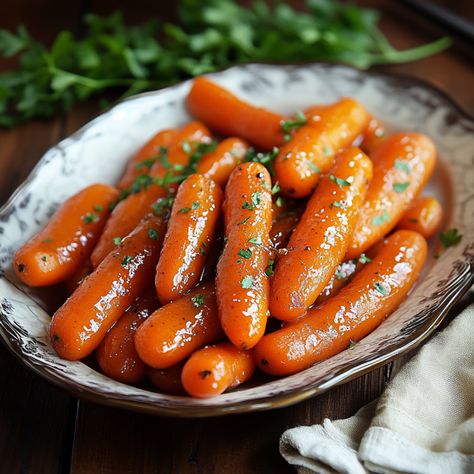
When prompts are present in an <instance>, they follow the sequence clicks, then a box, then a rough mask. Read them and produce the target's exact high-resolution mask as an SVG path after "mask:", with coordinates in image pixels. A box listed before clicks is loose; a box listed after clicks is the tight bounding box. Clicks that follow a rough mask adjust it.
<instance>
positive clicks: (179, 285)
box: [155, 174, 222, 304]
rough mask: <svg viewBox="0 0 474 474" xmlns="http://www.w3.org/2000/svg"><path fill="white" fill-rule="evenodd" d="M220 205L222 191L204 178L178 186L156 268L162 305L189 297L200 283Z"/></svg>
mask: <svg viewBox="0 0 474 474" xmlns="http://www.w3.org/2000/svg"><path fill="white" fill-rule="evenodd" d="M221 203H222V191H221V189H220V187H219V186H218V185H217V184H216V183H215V182H214V181H213V180H212V179H209V178H206V177H205V176H203V175H201V174H192V175H190V176H188V177H187V178H186V179H185V180H184V181H183V182H182V183H181V185H180V186H179V188H178V192H177V194H176V199H175V201H174V204H173V207H172V209H171V216H170V220H169V223H168V230H167V232H166V236H165V241H164V244H163V249H162V251H161V256H160V260H159V261H158V265H157V266H156V276H155V286H156V293H157V295H158V298H159V300H160V302H161V304H166V303H169V302H170V301H172V300H175V299H176V298H179V297H180V296H182V295H184V294H186V293H187V292H188V291H189V290H190V289H191V288H193V287H194V286H195V285H196V284H197V283H198V282H199V280H200V278H201V275H202V272H203V270H204V265H205V263H206V260H207V257H208V251H209V249H210V247H211V244H212V241H213V239H214V234H215V231H216V226H217V222H218V218H219V213H220V210H221Z"/></svg>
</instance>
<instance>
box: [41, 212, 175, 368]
mask: <svg viewBox="0 0 474 474" xmlns="http://www.w3.org/2000/svg"><path fill="white" fill-rule="evenodd" d="M165 231H166V221H165V219H164V218H163V217H162V216H155V215H153V214H149V215H148V216H146V217H145V218H144V219H143V220H142V222H141V223H140V224H139V225H138V226H137V227H136V229H135V230H134V231H133V232H131V233H130V234H129V235H128V236H127V237H126V238H125V239H123V240H122V242H121V243H120V244H119V245H118V246H117V247H116V249H115V250H114V251H113V252H111V253H110V254H109V255H107V257H106V258H105V259H104V260H103V261H102V263H101V264H100V265H99V266H98V267H97V268H96V270H95V271H94V272H93V273H91V274H90V275H89V276H88V277H87V278H86V279H85V280H84V281H83V282H82V284H81V286H80V287H79V288H78V289H77V290H76V291H75V292H74V293H73V294H72V295H71V296H70V297H69V298H68V299H67V300H66V302H65V303H64V304H63V305H62V306H61V307H60V308H59V309H58V310H57V311H56V313H55V314H54V315H53V318H52V320H51V325H50V327H49V337H50V340H51V344H52V346H53V349H54V350H55V351H56V352H57V353H58V355H59V356H60V357H62V358H63V359H67V360H79V359H83V358H84V357H86V356H88V355H89V354H90V353H91V352H92V351H93V350H94V349H96V348H97V347H98V345H99V344H100V342H101V341H102V339H103V338H104V337H105V335H106V334H107V331H108V330H109V329H110V328H111V327H112V326H113V325H114V323H115V322H117V321H118V319H119V318H120V317H121V316H122V315H123V314H124V313H125V311H126V309H127V308H128V307H129V306H130V305H131V304H132V303H133V302H134V301H135V299H136V298H137V297H139V296H140V295H142V294H143V293H144V291H146V289H147V288H148V287H149V284H150V282H151V281H153V276H154V273H155V268H156V264H157V262H158V257H159V253H160V250H161V244H162V242H163V238H164V235H165Z"/></svg>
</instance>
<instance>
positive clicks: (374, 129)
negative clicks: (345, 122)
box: [360, 117, 386, 156]
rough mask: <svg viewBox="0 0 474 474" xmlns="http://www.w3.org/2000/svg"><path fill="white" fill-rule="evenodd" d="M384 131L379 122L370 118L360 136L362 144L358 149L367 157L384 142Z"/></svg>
mask: <svg viewBox="0 0 474 474" xmlns="http://www.w3.org/2000/svg"><path fill="white" fill-rule="evenodd" d="M385 137H386V133H385V129H384V127H383V125H382V123H381V122H380V120H378V119H376V118H375V117H372V118H371V119H370V121H369V123H368V125H367V127H366V129H365V130H364V132H363V134H362V143H361V144H360V147H361V148H362V150H364V151H365V153H367V154H368V155H369V156H370V155H371V154H372V152H373V151H374V150H375V149H376V148H377V147H378V146H379V145H380V144H381V143H382V142H383V140H385Z"/></svg>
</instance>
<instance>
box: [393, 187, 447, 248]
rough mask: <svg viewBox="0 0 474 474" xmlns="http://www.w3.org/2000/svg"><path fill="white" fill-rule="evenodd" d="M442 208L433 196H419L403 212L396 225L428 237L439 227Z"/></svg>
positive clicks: (441, 218)
mask: <svg viewBox="0 0 474 474" xmlns="http://www.w3.org/2000/svg"><path fill="white" fill-rule="evenodd" d="M442 220H443V208H442V207H441V204H440V203H439V201H437V200H436V199H435V198H433V197H429V196H421V197H419V198H417V199H415V200H414V201H413V204H412V205H411V206H410V208H409V209H408V210H407V211H406V212H405V214H404V215H403V217H402V219H401V220H400V222H399V223H398V225H397V228H398V229H407V230H414V231H415V232H418V233H420V234H421V235H422V236H423V237H425V238H426V239H429V238H430V237H431V236H432V235H433V234H434V233H435V232H436V231H437V230H438V229H439V228H440V227H441V221H442Z"/></svg>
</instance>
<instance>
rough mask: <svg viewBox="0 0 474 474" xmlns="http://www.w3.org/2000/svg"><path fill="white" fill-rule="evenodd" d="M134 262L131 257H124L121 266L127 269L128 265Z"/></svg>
mask: <svg viewBox="0 0 474 474" xmlns="http://www.w3.org/2000/svg"><path fill="white" fill-rule="evenodd" d="M132 260H133V257H130V255H124V257H123V258H122V261H121V262H120V265H122V267H123V268H126V267H127V265H128V264H129V263H130V262H131V261H132Z"/></svg>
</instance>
